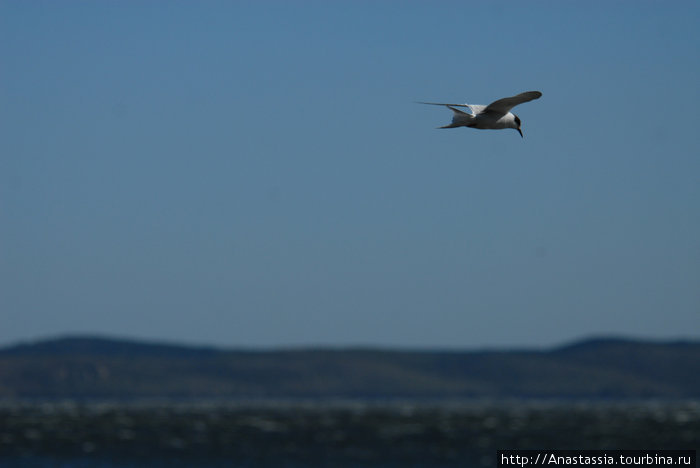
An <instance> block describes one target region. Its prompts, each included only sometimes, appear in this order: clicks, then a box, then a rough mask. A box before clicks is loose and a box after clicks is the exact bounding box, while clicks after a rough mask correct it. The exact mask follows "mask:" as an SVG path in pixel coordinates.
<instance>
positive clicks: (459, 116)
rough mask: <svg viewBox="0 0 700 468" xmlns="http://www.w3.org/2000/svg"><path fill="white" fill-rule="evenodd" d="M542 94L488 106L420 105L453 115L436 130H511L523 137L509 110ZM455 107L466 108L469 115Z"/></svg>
mask: <svg viewBox="0 0 700 468" xmlns="http://www.w3.org/2000/svg"><path fill="white" fill-rule="evenodd" d="M541 96H542V93H541V92H539V91H527V92H524V93H520V94H518V95H516V96H511V97H507V98H503V99H499V100H497V101H494V102H492V103H491V104H489V105H488V106H484V105H481V104H446V103H441V102H421V103H420V104H432V105H434V106H446V107H447V108H449V109H450V110H452V112H453V113H454V114H453V116H452V123H450V124H449V125H445V126H444V127H438V128H456V127H469V128H478V129H481V130H502V129H504V128H513V129H515V130H517V131H518V133H520V136H521V137H522V136H523V132H522V131H521V130H520V125H521V124H520V118H519V117H518V116H517V115H515V114H513V113H512V112H510V110H511V109H512V108H513V107H515V106H517V105H518V104H522V103H524V102H528V101H532V100H534V99H539V98H540V97H541ZM455 107H466V108H467V109H469V111H470V112H471V114H469V113H467V112H464V111H462V110H459V109H455Z"/></svg>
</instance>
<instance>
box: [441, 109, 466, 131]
mask: <svg viewBox="0 0 700 468" xmlns="http://www.w3.org/2000/svg"><path fill="white" fill-rule="evenodd" d="M447 108H448V109H450V110H452V112H454V114H453V115H452V123H451V124H449V125H445V126H444V127H438V128H457V127H465V126H468V125H469V123H470V122H471V120H472V119H473V118H474V116H473V115H471V114H469V113H467V112H464V111H461V110H459V109H455V108H454V107H452V106H451V105H447Z"/></svg>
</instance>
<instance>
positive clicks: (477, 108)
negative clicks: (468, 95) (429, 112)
mask: <svg viewBox="0 0 700 468" xmlns="http://www.w3.org/2000/svg"><path fill="white" fill-rule="evenodd" d="M416 102H417V103H418V104H430V105H431V106H447V107H450V106H457V107H466V108H467V109H469V111H470V112H471V113H472V114H478V113H479V112H481V111H482V110H483V109H484V108H486V106H479V105H476V104H448V103H445V102H423V101H416ZM452 110H455V109H452Z"/></svg>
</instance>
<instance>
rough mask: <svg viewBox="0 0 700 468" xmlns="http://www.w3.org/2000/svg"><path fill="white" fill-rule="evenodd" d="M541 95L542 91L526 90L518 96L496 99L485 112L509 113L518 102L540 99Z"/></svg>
mask: <svg viewBox="0 0 700 468" xmlns="http://www.w3.org/2000/svg"><path fill="white" fill-rule="evenodd" d="M541 96H542V93H540V92H539V91H526V92H524V93H520V94H518V95H517V96H511V97H507V98H503V99H499V100H498V101H494V102H492V103H491V104H489V105H488V106H486V109H484V112H498V113H501V114H507V113H508V112H510V110H511V109H512V108H513V107H515V106H517V105H518V104H522V103H523V102H529V101H532V100H534V99H539V98H540V97H541Z"/></svg>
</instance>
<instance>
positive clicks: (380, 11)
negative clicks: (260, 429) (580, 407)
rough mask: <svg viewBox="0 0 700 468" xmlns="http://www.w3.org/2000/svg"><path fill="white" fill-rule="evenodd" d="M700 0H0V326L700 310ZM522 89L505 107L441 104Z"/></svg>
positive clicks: (411, 333)
mask: <svg viewBox="0 0 700 468" xmlns="http://www.w3.org/2000/svg"><path fill="white" fill-rule="evenodd" d="M699 20H700V4H698V2H598V3H596V2H528V3H527V4H523V3H517V2H493V3H491V2H440V3H439V4H435V3H432V2H306V1H300V2H272V1H270V2H71V1H66V2H9V1H0V63H1V64H2V72H0V308H1V310H0V321H1V322H2V327H0V343H2V344H9V343H13V342H16V341H19V340H26V339H36V338H42V337H49V336H55V335H64V334H74V333H81V334H82V333H91V334H92V333H96V334H103V335H114V336H125V337H134V338H146V339H157V340H166V341H177V342H185V343H197V344H214V345H218V346H254V347H258V346H308V345H332V346H348V345H376V346H388V347H393V346H399V347H442V348H444V347H449V348H476V347H514V346H550V345H556V344H560V343H564V342H566V341H569V340H572V339H578V338H581V337H586V336H591V335H599V334H603V335H623V336H631V337H642V338H655V339H675V338H681V337H689V338H700V183H699V182H700V156H699V155H700V132H699V131H698V122H699V119H698V118H697V117H696V114H695V112H697V109H698V104H700V95H699V92H698V89H699V88H700V87H699V86H698V83H700V62H699V61H698V52H699V51H700V33H698V30H697V24H699V23H700V21H699ZM527 90H540V91H542V92H543V97H542V98H541V99H539V100H537V101H533V102H531V103H527V104H524V105H522V106H520V107H518V108H516V109H515V112H516V113H517V114H518V115H519V116H520V117H521V119H522V121H523V127H522V128H523V132H524V134H525V138H524V139H521V138H520V136H519V135H518V134H517V132H516V131H514V130H504V131H478V130H472V129H463V128H460V129H452V130H436V129H435V127H437V126H440V125H445V124H446V123H448V122H449V121H450V118H451V115H450V112H449V111H448V110H447V109H443V108H440V107H433V106H421V105H418V104H415V102H414V101H422V100H425V101H445V102H470V103H476V104H488V103H489V102H491V101H493V100H495V99H498V98H501V97H504V96H509V95H513V94H516V93H519V92H522V91H527Z"/></svg>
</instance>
